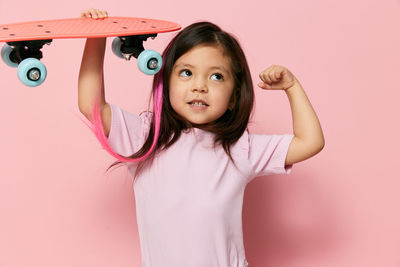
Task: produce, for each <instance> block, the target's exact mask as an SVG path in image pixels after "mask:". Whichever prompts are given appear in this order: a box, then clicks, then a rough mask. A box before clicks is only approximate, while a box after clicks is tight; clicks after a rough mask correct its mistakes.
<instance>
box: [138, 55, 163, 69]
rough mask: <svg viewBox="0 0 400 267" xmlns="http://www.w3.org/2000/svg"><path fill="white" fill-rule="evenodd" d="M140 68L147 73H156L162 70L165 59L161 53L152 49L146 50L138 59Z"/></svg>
mask: <svg viewBox="0 0 400 267" xmlns="http://www.w3.org/2000/svg"><path fill="white" fill-rule="evenodd" d="M137 64H138V67H139V69H140V70H141V71H142V72H143V73H144V74H147V75H154V74H156V73H157V72H159V71H160V69H161V67H162V64H163V61H162V57H161V55H160V54H159V53H158V52H156V51H154V50H151V49H147V50H144V51H143V52H142V53H140V55H139V56H138V59H137Z"/></svg>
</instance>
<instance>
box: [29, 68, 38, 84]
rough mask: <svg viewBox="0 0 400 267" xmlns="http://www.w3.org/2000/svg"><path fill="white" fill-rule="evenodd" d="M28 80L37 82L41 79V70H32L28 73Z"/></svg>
mask: <svg viewBox="0 0 400 267" xmlns="http://www.w3.org/2000/svg"><path fill="white" fill-rule="evenodd" d="M28 79H29V80H31V81H37V80H39V79H40V70H39V69H36V68H34V69H31V70H29V72H28Z"/></svg>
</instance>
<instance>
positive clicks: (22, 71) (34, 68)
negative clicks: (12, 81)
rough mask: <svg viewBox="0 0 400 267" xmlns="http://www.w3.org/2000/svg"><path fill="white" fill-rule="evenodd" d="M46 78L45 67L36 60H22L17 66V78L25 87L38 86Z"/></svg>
mask: <svg viewBox="0 0 400 267" xmlns="http://www.w3.org/2000/svg"><path fill="white" fill-rule="evenodd" d="M46 76H47V70H46V67H45V65H44V64H43V63H42V62H40V60H38V59H36V58H27V59H24V60H22V61H21V63H20V64H19V66H18V78H19V79H20V81H21V82H22V83H23V84H25V85H26V86H30V87H35V86H38V85H40V84H42V83H43V82H44V80H45V79H46Z"/></svg>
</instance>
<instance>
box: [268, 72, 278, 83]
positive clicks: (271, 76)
mask: <svg viewBox="0 0 400 267" xmlns="http://www.w3.org/2000/svg"><path fill="white" fill-rule="evenodd" d="M268 77H269V78H270V80H271V81H272V82H277V81H278V80H277V79H276V78H275V70H272V71H270V72H269V73H268Z"/></svg>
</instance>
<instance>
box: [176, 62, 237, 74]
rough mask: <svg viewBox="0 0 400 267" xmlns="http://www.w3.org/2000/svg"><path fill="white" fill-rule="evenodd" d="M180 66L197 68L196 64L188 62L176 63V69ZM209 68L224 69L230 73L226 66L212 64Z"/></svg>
mask: <svg viewBox="0 0 400 267" xmlns="http://www.w3.org/2000/svg"><path fill="white" fill-rule="evenodd" d="M179 66H182V67H189V68H193V69H194V68H195V66H193V65H190V64H187V63H179V64H177V65H175V67H174V69H175V68H178V67H179ZM209 69H210V70H212V69H216V70H222V71H225V72H227V73H230V72H229V70H227V69H226V68H225V67H224V66H211V67H210V68H209Z"/></svg>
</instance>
